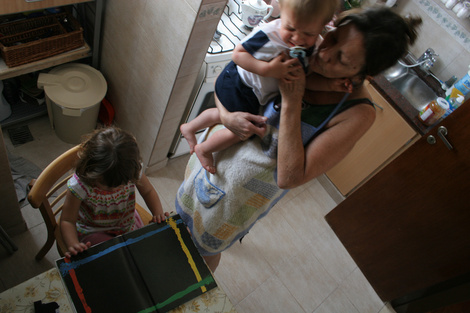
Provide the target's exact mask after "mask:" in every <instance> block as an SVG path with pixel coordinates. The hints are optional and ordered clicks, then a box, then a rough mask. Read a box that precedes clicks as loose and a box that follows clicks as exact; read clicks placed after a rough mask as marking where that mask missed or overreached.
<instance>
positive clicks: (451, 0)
mask: <svg viewBox="0 0 470 313" xmlns="http://www.w3.org/2000/svg"><path fill="white" fill-rule="evenodd" d="M457 2H458V0H449V1H447V2H446V8H448V9H452V8H453V7H454V6H455V5H456V4H457Z"/></svg>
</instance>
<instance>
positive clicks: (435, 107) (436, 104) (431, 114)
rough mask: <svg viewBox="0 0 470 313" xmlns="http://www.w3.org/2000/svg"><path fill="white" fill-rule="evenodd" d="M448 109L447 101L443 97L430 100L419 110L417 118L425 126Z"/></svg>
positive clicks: (437, 118)
mask: <svg viewBox="0 0 470 313" xmlns="http://www.w3.org/2000/svg"><path fill="white" fill-rule="evenodd" d="M448 109H449V103H448V102H447V101H446V100H445V99H444V98H440V97H439V98H437V99H436V100H433V101H431V102H430V103H429V104H428V105H427V106H426V107H425V108H424V109H422V110H421V112H419V119H420V120H421V122H423V123H424V124H425V125H427V126H431V125H432V124H434V123H436V122H437V121H438V120H439V119H440V118H441V117H443V116H444V114H445V113H446V111H447V110H448Z"/></svg>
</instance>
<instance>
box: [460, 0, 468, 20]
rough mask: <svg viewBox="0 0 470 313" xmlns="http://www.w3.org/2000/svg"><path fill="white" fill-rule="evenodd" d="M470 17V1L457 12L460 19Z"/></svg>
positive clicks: (464, 3)
mask: <svg viewBox="0 0 470 313" xmlns="http://www.w3.org/2000/svg"><path fill="white" fill-rule="evenodd" d="M469 16H470V1H464V2H463V6H462V8H461V9H460V10H459V12H457V17H458V18H467V17H469Z"/></svg>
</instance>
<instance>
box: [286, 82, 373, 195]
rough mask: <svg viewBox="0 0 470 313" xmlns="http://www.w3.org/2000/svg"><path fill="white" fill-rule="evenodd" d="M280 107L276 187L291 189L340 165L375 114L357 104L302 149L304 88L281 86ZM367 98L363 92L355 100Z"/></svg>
mask: <svg viewBox="0 0 470 313" xmlns="http://www.w3.org/2000/svg"><path fill="white" fill-rule="evenodd" d="M280 88H281V94H282V106H281V120H280V126H279V146H278V174H277V175H278V176H277V178H278V185H279V187H280V188H283V189H290V188H294V187H297V186H300V185H303V184H305V183H306V182H308V181H310V180H312V179H313V178H315V177H317V176H319V175H321V174H323V173H325V172H326V171H328V170H329V169H331V168H332V167H333V166H335V165H336V164H337V163H338V162H339V161H341V160H342V159H343V158H344V157H345V156H346V155H347V154H348V153H349V152H350V151H351V149H352V148H353V147H354V145H355V143H356V142H357V141H358V140H359V138H361V137H362V135H363V134H364V133H365V132H366V131H367V130H368V129H369V127H370V126H372V124H373V122H374V120H375V110H374V108H373V107H372V106H370V105H368V104H358V105H355V106H353V107H352V108H350V109H348V110H346V111H344V112H342V113H340V114H338V115H337V116H335V117H334V118H333V119H331V121H330V122H329V123H328V124H327V125H326V126H325V127H326V130H325V131H324V132H322V133H321V134H320V135H319V136H318V137H316V138H315V139H314V140H313V141H312V142H310V143H309V144H308V145H307V147H305V148H304V146H303V144H302V138H301V133H300V114H301V99H302V95H303V92H304V89H303V88H304V84H303V83H301V82H300V83H299V81H295V82H291V83H289V84H285V83H281V84H280ZM358 96H360V97H364V96H367V92H366V91H365V90H363V89H361V90H360V91H358V92H357V93H355V97H358Z"/></svg>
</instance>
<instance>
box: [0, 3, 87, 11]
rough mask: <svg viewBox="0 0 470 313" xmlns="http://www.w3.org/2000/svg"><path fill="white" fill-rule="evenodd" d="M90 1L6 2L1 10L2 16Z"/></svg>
mask: <svg viewBox="0 0 470 313" xmlns="http://www.w3.org/2000/svg"><path fill="white" fill-rule="evenodd" d="M90 1H92V0H42V1H38V0H36V1H34V0H5V1H2V4H1V7H0V8H1V12H2V13H1V14H11V13H18V12H25V11H33V10H40V9H45V8H51V7H59V6H64V5H70V4H76V3H81V2H90Z"/></svg>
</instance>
